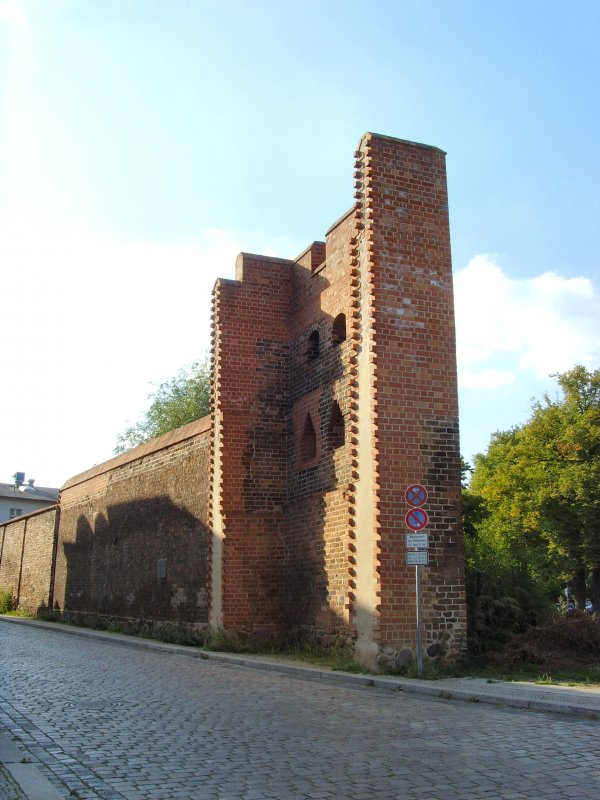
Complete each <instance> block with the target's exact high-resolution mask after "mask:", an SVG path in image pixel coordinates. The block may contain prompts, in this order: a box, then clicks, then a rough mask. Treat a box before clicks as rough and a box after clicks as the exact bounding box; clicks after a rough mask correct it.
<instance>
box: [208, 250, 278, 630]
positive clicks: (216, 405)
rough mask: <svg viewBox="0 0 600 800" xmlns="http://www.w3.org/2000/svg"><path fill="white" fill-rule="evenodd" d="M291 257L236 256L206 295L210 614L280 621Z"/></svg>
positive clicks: (273, 625) (235, 624)
mask: <svg viewBox="0 0 600 800" xmlns="http://www.w3.org/2000/svg"><path fill="white" fill-rule="evenodd" d="M290 280H291V274H290V262H289V261H285V260H280V259H274V258H268V257H262V256H253V255H249V254H246V253H243V254H241V255H240V256H239V257H238V261H237V264H236V280H235V281H226V280H219V281H218V282H217V284H216V287H215V292H214V298H213V319H214V341H213V365H214V375H213V399H212V404H213V407H212V413H213V420H214V427H213V446H212V456H211V459H212V460H211V483H212V493H213V494H212V500H211V526H212V529H213V531H214V539H213V552H212V560H211V564H212V572H211V596H212V606H211V622H212V624H213V625H223V626H225V627H226V628H229V629H233V630H238V631H249V632H263V633H268V632H271V631H276V630H281V628H282V626H283V622H284V620H283V609H284V572H283V556H284V521H283V506H284V503H285V498H286V491H287V486H286V456H287V447H286V425H287V411H288V406H289V379H288V352H289V348H288V318H289V307H290Z"/></svg>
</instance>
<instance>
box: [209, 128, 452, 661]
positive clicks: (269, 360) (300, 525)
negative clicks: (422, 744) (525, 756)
mask: <svg viewBox="0 0 600 800" xmlns="http://www.w3.org/2000/svg"><path fill="white" fill-rule="evenodd" d="M355 197H356V203H355V206H354V207H353V209H351V211H349V212H348V213H347V214H346V215H345V216H344V217H342V218H341V219H340V220H338V222H336V223H335V224H334V225H333V226H332V227H331V228H330V229H329V231H328V232H327V237H326V242H325V243H323V242H315V243H313V245H311V246H310V247H309V248H307V250H305V251H304V253H302V254H301V255H300V256H299V257H298V258H297V259H296V260H295V261H286V260H281V259H269V258H265V257H261V256H248V255H242V256H240V259H239V260H238V264H237V274H236V281H219V282H218V283H217V286H216V289H215V299H214V321H215V336H214V391H213V448H212V468H211V483H212V498H211V525H212V530H213V546H212V583H211V598H212V599H211V622H212V624H214V625H223V626H224V627H225V628H227V629H232V630H247V631H253V632H258V631H263V632H273V631H290V630H294V631H300V632H303V633H304V634H307V635H310V636H316V637H318V638H320V639H321V640H322V641H325V642H327V643H331V642H333V641H340V640H341V641H344V642H347V641H352V642H354V644H355V649H356V654H357V658H358V660H359V661H361V662H362V663H364V664H367V665H370V666H373V665H375V664H379V665H389V664H390V663H391V662H393V661H394V659H395V658H396V657H397V656H399V654H400V653H402V651H404V653H403V656H406V653H407V652H408V651H409V650H410V651H412V652H415V650H416V615H415V587H414V569H413V568H408V567H407V566H406V565H405V553H406V548H405V533H406V526H405V522H404V515H405V512H406V510H407V508H406V505H405V501H404V493H405V490H406V488H407V487H408V486H409V485H410V484H412V483H422V484H424V485H425V486H426V488H427V490H428V493H429V499H428V504H427V507H426V508H427V511H428V513H429V515H430V525H429V528H428V530H429V534H430V565H429V567H427V568H425V569H424V573H423V586H424V623H425V624H424V639H425V641H424V645H425V647H426V652H427V653H428V654H429V655H430V656H437V655H440V654H442V653H445V654H448V655H450V656H451V655H456V654H457V653H458V652H459V651H460V650H461V649H462V647H463V646H464V639H465V627H466V625H465V603H464V570H463V555H462V548H461V535H460V458H459V442H458V408H457V389H456V359H455V340H454V317H453V296H452V274H451V259H450V240H449V227H448V207H447V193H446V176H445V159H444V153H443V152H442V151H441V150H438V149H437V148H433V147H428V146H425V145H419V144H415V143H413V142H406V141H402V140H398V139H393V138H391V137H385V136H378V135H375V134H370V133H368V134H365V136H364V137H363V138H362V140H361V142H360V145H359V149H358V151H357V153H356V194H355Z"/></svg>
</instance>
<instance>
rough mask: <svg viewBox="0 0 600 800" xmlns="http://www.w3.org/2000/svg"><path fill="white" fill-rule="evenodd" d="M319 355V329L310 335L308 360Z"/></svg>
mask: <svg viewBox="0 0 600 800" xmlns="http://www.w3.org/2000/svg"><path fill="white" fill-rule="evenodd" d="M318 357H319V331H313V332H312V333H311V334H310V336H309V337H308V345H307V348H306V360H307V361H314V360H315V359H317V358H318Z"/></svg>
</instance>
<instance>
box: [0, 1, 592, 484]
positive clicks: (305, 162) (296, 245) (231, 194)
mask: <svg viewBox="0 0 600 800" xmlns="http://www.w3.org/2000/svg"><path fill="white" fill-rule="evenodd" d="M599 41H600V4H599V3H598V2H596V0H593V1H592V0H590V1H589V2H588V1H587V0H570V2H558V1H557V0H546V1H545V2H537V1H536V0H521V1H520V2H512V1H511V0H504V1H502V2H501V1H500V0H487V2H481V0H478V2H468V0H453V1H452V2H450V0H447V2H443V1H442V0H419V1H418V2H417V1H416V0H415V2H409V1H406V0H396V2H387V1H386V0H371V2H370V3H369V4H365V3H359V2H354V0H348V1H347V2H341V1H339V0H320V2H311V1H308V2H307V1H305V2H303V3H301V4H300V3H291V2H283V1H282V0H279V2H275V1H274V0H263V1H262V2H261V0H254V1H253V2H242V1H241V0H221V2H213V1H211V0H196V2H192V1H191V0H169V2H167V1H166V0H164V1H163V2H158V0H118V1H114V2H113V0H102V2H97V0H22V1H20V0H0V274H1V281H2V283H1V284H0V286H1V289H0V292H1V296H2V300H3V302H2V314H1V316H0V326H1V330H2V339H3V347H2V349H1V351H0V352H1V355H0V374H1V375H2V383H1V386H2V389H1V391H0V481H9V480H10V477H11V475H12V474H13V473H14V472H15V470H24V471H26V472H27V475H28V477H33V478H36V480H37V482H38V483H39V484H40V485H57V486H58V485H60V484H62V483H63V482H64V481H65V480H66V479H67V478H68V477H70V476H71V475H73V474H75V473H77V472H79V471H81V470H83V469H86V468H87V467H89V466H91V465H92V464H95V463H99V462H101V461H103V460H105V459H106V458H109V457H110V456H111V455H112V450H113V447H114V444H115V440H116V437H117V434H118V433H119V432H120V431H122V430H123V428H124V427H126V425H127V423H128V422H134V421H136V420H137V419H139V417H140V415H141V414H142V412H143V409H144V408H145V407H146V405H147V401H146V397H147V394H148V393H149V392H150V391H151V390H152V384H153V383H156V382H158V381H160V380H161V379H164V378H169V377H171V376H172V375H174V374H175V373H176V372H177V371H178V369H179V368H180V367H181V366H183V365H184V364H187V363H189V362H191V361H192V360H194V359H196V358H198V357H201V356H202V355H203V354H204V353H205V352H206V350H207V348H208V342H209V326H208V318H209V311H210V289H211V287H212V284H213V282H214V280H215V278H216V277H218V276H223V277H230V276H231V275H232V273H233V263H234V259H235V255H236V253H237V252H238V251H240V250H246V251H255V252H265V253H269V254H276V255H280V256H283V257H293V256H295V255H296V254H298V253H299V252H300V251H301V250H302V249H303V248H304V247H305V246H306V245H307V244H308V243H309V242H311V241H313V240H314V239H321V238H323V236H324V233H325V231H326V229H327V228H328V226H329V224H330V223H331V222H333V221H334V220H335V219H337V217H339V216H340V215H341V214H342V213H343V212H344V211H345V210H346V209H347V208H349V207H350V205H351V203H352V195H353V189H352V167H353V159H352V155H353V152H354V149H355V147H356V144H357V142H358V140H359V138H360V136H361V135H362V133H363V132H364V131H366V130H372V131H376V132H378V133H385V134H389V135H393V136H398V137H400V138H405V139H412V140H415V141H420V142H425V143H427V144H432V145H436V146H438V147H441V148H442V149H444V150H446V151H447V152H448V161H447V163H448V183H449V198H450V214H451V234H452V247H453V262H454V270H455V275H456V283H455V287H456V303H457V332H458V356H459V378H460V386H461V388H460V406H461V434H462V449H463V453H464V455H465V456H466V457H467V458H470V457H471V455H472V454H473V453H474V452H476V451H481V450H484V449H485V448H486V447H487V444H488V442H489V437H490V434H491V433H492V432H493V431H495V430H503V429H506V428H508V427H511V426H512V425H514V424H518V423H520V422H522V421H524V420H525V419H526V418H527V416H528V413H529V410H530V406H531V400H532V398H540V397H541V396H542V395H543V393H544V392H545V391H551V392H554V391H555V389H554V387H555V382H554V381H553V380H551V379H549V378H548V375H549V374H551V373H555V372H557V371H562V370H565V369H568V368H570V367H571V366H573V365H574V364H576V363H584V364H585V365H586V366H588V367H589V368H596V367H598V366H599V365H600V269H599V255H598V253H599V251H600V247H599V245H600V241H599V239H600V203H599V192H598V185H599V177H600V168H599V160H600V159H599V146H598V143H599V141H600V119H599V115H600V112H599V108H600V103H599V96H598V95H599V92H598V77H599V73H600V70H599V67H600V55H599V49H600V48H599V44H598V42H599Z"/></svg>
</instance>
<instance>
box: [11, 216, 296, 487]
mask: <svg viewBox="0 0 600 800" xmlns="http://www.w3.org/2000/svg"><path fill="white" fill-rule="evenodd" d="M11 222H14V221H11ZM240 238H241V237H240ZM243 241H244V245H245V247H244V248H242V247H241V246H240V242H239V241H238V237H237V235H236V234H235V233H232V232H230V231H226V230H217V229H209V230H204V231H202V232H200V233H199V234H198V236H197V238H196V240H195V241H194V242H191V243H187V244H173V243H160V242H150V241H137V242H135V241H133V242H132V241H116V240H114V239H110V238H107V237H105V236H102V235H100V234H99V233H97V232H95V231H92V230H84V229H80V228H79V229H65V228H62V229H60V228H58V227H57V226H56V225H55V224H53V225H43V224H42V223H40V221H39V220H35V221H34V220H32V219H28V220H26V221H23V222H22V223H21V225H20V226H19V227H17V226H16V225H14V224H11V225H9V226H2V225H0V264H2V267H3V270H2V273H3V287H2V291H3V297H4V298H5V302H4V303H3V309H2V315H1V316H0V335H1V337H2V343H3V346H2V349H1V350H0V374H1V375H3V376H4V377H5V378H7V379H8V380H7V382H6V383H5V384H4V387H5V388H4V389H3V392H2V396H1V398H0V441H2V453H1V454H0V456H1V458H0V461H1V463H0V472H1V474H2V475H4V477H0V480H8V479H9V477H10V475H12V474H13V472H14V471H15V470H16V469H24V470H26V471H28V473H29V474H30V476H31V477H34V478H37V479H38V483H39V484H40V485H59V484H61V483H62V482H64V481H65V480H66V479H67V478H68V477H69V476H70V475H73V474H75V473H77V472H79V471H81V470H83V469H87V468H88V467H89V466H91V465H92V464H93V463H98V462H101V461H103V460H105V459H106V458H110V456H111V455H112V449H113V447H114V444H115V440H116V436H117V434H118V433H119V432H121V431H122V430H123V429H124V427H125V425H126V422H127V421H128V420H129V421H131V422H136V421H137V420H138V419H139V418H140V417H141V414H142V412H143V410H144V409H145V408H146V406H147V395H148V393H149V392H150V391H151V390H152V388H153V384H156V382H158V381H160V380H162V379H169V378H171V377H172V376H173V375H175V374H176V372H177V371H178V370H179V368H180V367H182V366H183V365H185V364H189V363H190V362H191V361H194V360H197V359H199V358H202V356H203V355H204V354H205V353H206V352H207V350H208V348H209V345H210V299H211V291H212V287H213V285H214V281H215V280H216V279H217V278H218V277H224V278H232V277H234V270H235V259H236V256H237V254H238V252H240V250H242V249H244V250H252V249H253V250H254V251H255V252H265V251H271V252H272V251H273V245H275V247H276V248H277V249H280V248H279V247H278V245H279V246H281V248H282V249H281V250H280V253H281V252H282V253H283V254H285V255H287V254H288V253H287V252H286V249H285V243H281V242H277V241H275V242H274V241H273V239H272V238H271V239H270V240H267V239H266V237H263V236H262V235H259V234H257V235H253V236H250V235H248V234H245V235H244V237H243ZM7 476H8V477H7Z"/></svg>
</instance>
